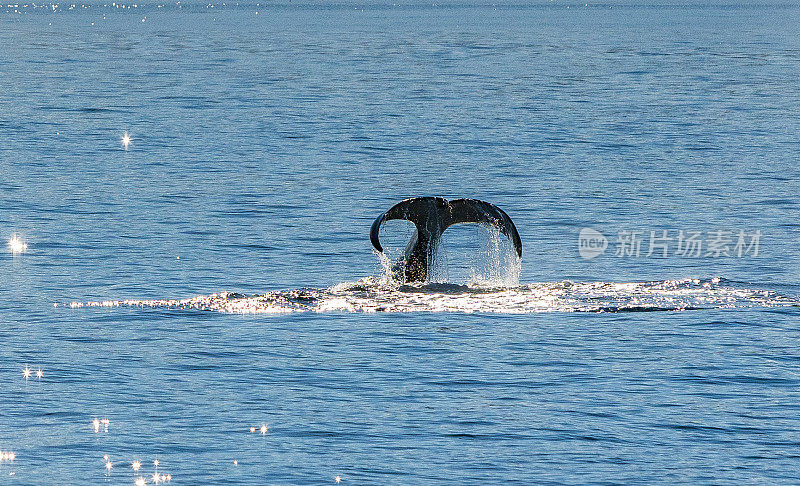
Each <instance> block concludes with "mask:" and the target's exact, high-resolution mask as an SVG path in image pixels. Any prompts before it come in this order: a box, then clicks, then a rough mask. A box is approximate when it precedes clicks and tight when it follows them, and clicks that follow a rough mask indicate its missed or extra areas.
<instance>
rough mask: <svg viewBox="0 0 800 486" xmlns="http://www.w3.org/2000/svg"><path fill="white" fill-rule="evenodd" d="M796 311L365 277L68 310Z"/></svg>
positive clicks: (619, 286)
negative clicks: (308, 285)
mask: <svg viewBox="0 0 800 486" xmlns="http://www.w3.org/2000/svg"><path fill="white" fill-rule="evenodd" d="M786 306H800V299H797V298H790V297H786V296H783V295H780V294H778V293H776V292H774V291H771V290H764V289H757V288H750V287H747V286H743V285H741V284H737V283H734V282H730V281H726V280H724V279H720V278H713V279H705V280H700V279H683V280H666V281H656V282H628V283H616V282H585V283H582V282H570V281H564V282H544V283H531V284H527V285H520V286H517V287H507V288H485V287H471V286H466V285H453V284H442V283H432V284H415V285H398V284H396V283H394V282H388V283H387V282H386V281H383V280H382V279H381V278H375V277H368V278H364V279H361V280H359V281H358V282H352V283H342V284H339V285H336V286H334V287H331V288H327V289H297V290H285V291H277V292H269V293H266V294H263V295H254V296H246V295H242V294H236V293H229V292H223V293H219V294H212V295H207V296H198V297H194V298H191V299H182V300H116V301H104V302H73V303H71V304H69V307H71V308H74V309H77V308H85V307H106V308H114V307H139V308H154V309H185V310H199V311H216V312H223V313H239V314H256V313H259V314H260V313H264V314H276V313H287V312H461V313H472V312H482V313H511V314H528V313H540V312H643V311H683V310H690V309H715V308H752V307H786Z"/></svg>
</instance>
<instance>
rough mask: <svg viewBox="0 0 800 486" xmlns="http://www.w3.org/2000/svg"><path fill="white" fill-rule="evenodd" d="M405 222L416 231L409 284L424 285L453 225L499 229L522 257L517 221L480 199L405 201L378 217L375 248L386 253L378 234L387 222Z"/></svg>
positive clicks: (406, 266) (408, 254) (407, 269)
mask: <svg viewBox="0 0 800 486" xmlns="http://www.w3.org/2000/svg"><path fill="white" fill-rule="evenodd" d="M393 219H405V220H408V221H411V222H412V223H414V226H416V228H417V230H416V231H415V232H414V236H413V237H412V238H411V241H409V242H408V246H407V247H406V250H405V255H404V258H405V260H404V261H403V262H402V263H403V273H404V276H405V281H406V282H424V281H425V280H426V279H427V278H428V263H429V262H430V261H431V259H432V258H433V254H432V253H433V249H434V246H435V244H436V242H437V241H438V240H439V238H440V237H441V236H442V233H444V231H445V230H446V229H447V228H449V227H450V226H452V225H454V224H460V223H477V224H484V225H487V226H493V227H495V228H497V229H498V230H499V231H500V232H501V233H503V234H504V235H505V236H507V237H508V238H509V239H510V240H511V242H512V243H513V245H514V249H515V250H516V252H517V255H518V256H519V257H520V258H522V241H521V240H520V238H519V233H518V232H517V228H516V226H514V222H513V221H511V218H510V217H509V216H508V215H507V214H506V213H505V212H504V211H503V210H502V209H500V208H498V207H497V206H495V205H494V204H491V203H488V202H486V201H479V200H477V199H454V200H452V201H448V200H446V199H444V198H441V197H415V198H411V199H405V200H403V201H400V202H399V203H397V204H395V205H394V206H392V208H391V209H389V210H388V211H386V212H385V213H383V214H381V215H380V216H378V218H377V219H376V220H375V222H374V223H372V227H371V228H370V232H369V237H370V241H372V246H373V247H375V249H376V250H378V251H379V252H383V247H381V242H380V239H379V238H378V236H379V235H378V233H379V232H380V229H381V226H382V225H383V223H384V222H386V221H390V220H393Z"/></svg>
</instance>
